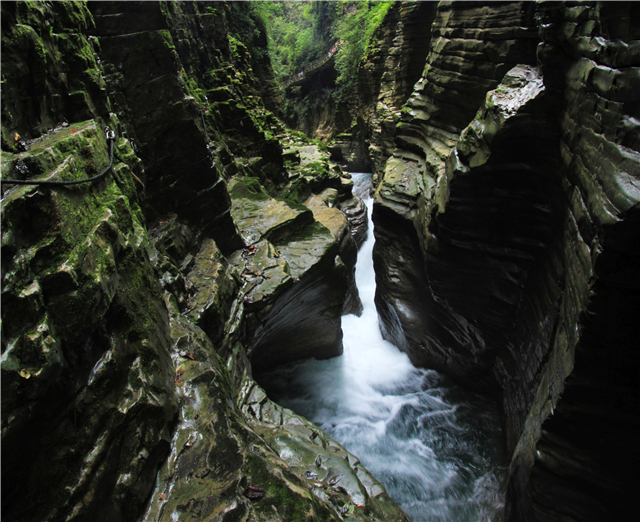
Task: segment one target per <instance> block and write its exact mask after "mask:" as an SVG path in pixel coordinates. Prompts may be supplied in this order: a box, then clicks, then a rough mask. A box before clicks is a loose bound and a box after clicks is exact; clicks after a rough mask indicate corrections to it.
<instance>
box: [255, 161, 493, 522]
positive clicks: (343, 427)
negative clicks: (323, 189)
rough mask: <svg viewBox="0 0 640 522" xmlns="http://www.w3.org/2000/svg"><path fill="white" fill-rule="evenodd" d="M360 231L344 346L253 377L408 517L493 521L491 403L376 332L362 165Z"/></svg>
mask: <svg viewBox="0 0 640 522" xmlns="http://www.w3.org/2000/svg"><path fill="white" fill-rule="evenodd" d="M352 176H353V179H354V183H355V191H356V193H357V194H358V195H360V196H361V197H362V198H363V199H364V200H365V202H366V204H367V207H368V211H369V232H368V237H367V240H366V242H365V243H364V244H363V246H362V247H361V249H360V251H359V253H358V262H357V265H356V283H357V286H358V291H359V293H360V298H361V300H362V303H363V305H364V311H363V313H362V315H361V316H360V317H357V316H355V315H345V316H343V318H342V330H343V335H344V337H343V344H344V354H343V355H342V356H340V357H335V358H333V359H330V360H324V361H318V360H314V359H310V360H306V361H302V362H297V363H293V364H289V365H287V366H283V367H280V368H278V369H277V370H275V371H273V372H270V373H269V374H266V375H262V376H259V377H258V380H259V382H260V384H261V385H262V386H263V387H264V388H265V390H266V392H267V394H268V395H269V397H270V398H271V399H272V400H274V401H275V402H277V403H278V404H280V405H282V406H284V407H286V408H289V409H291V410H293V411H294V412H296V413H298V414H299V415H302V416H304V417H306V418H307V419H309V420H311V421H312V422H314V423H315V424H316V425H318V426H319V427H320V428H321V429H322V430H324V431H325V432H326V433H327V434H328V435H329V436H331V437H332V438H334V439H335V440H337V441H338V442H340V443H341V444H342V445H343V446H345V447H346V448H347V449H348V450H349V451H350V452H351V453H353V454H354V455H356V456H357V457H358V458H359V459H360V460H361V462H362V464H363V465H364V466H365V467H366V468H367V469H368V470H369V471H370V472H371V473H372V474H373V475H374V476H375V477H376V478H377V479H378V480H379V481H380V482H381V483H382V484H383V485H384V486H385V487H386V489H387V491H388V493H389V494H390V496H391V497H392V498H393V499H394V500H395V501H396V503H397V504H398V505H399V506H400V507H401V508H402V509H403V510H404V511H405V512H406V513H407V515H409V517H411V519H412V520H413V521H414V522H420V521H429V522H440V521H442V522H479V521H493V520H495V519H496V518H497V516H498V513H499V512H500V511H501V509H502V499H503V497H504V492H503V488H502V483H503V481H504V475H505V469H504V455H502V453H501V447H502V444H501V431H500V421H499V417H498V411H497V406H496V405H495V404H494V403H492V402H490V401H489V400H488V399H486V398H484V397H482V396H479V395H476V394H474V393H471V392H469V391H466V390H464V389H462V388H460V387H458V386H456V385H454V384H453V383H451V382H450V381H449V380H448V379H447V378H446V377H445V376H443V375H441V374H439V373H438V372H436V371H434V370H425V369H419V368H415V367H414V366H413V365H412V364H411V362H410V361H409V359H408V357H407V356H406V355H405V354H404V353H402V352H400V350H398V348H396V347H395V346H394V345H392V344H391V343H389V342H387V341H385V340H384V339H382V335H381V333H380V329H379V326H378V314H377V312H376V308H375V305H374V295H375V273H374V270H373V261H372V251H373V244H374V236H373V224H372V222H371V209H372V206H373V200H372V199H371V198H370V197H369V196H368V193H369V187H370V184H371V175H370V174H361V173H354V174H352Z"/></svg>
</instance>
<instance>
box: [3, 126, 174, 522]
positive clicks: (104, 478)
mask: <svg viewBox="0 0 640 522" xmlns="http://www.w3.org/2000/svg"><path fill="white" fill-rule="evenodd" d="M114 123H115V122H114ZM101 134H102V133H101V132H100V131H99V130H98V129H97V128H96V125H95V124H84V125H80V126H78V127H72V128H71V129H70V130H69V131H68V132H67V131H62V132H60V133H59V134H56V133H54V134H51V135H49V136H48V137H47V138H46V140H43V141H42V142H41V143H40V144H39V145H38V146H37V147H34V148H33V149H32V150H31V151H30V152H24V153H21V154H20V155H19V158H20V159H19V160H22V161H24V162H25V163H27V164H29V165H31V167H30V168H31V170H33V171H36V172H42V173H43V174H45V177H47V175H49V174H51V172H52V171H53V173H54V175H55V177H56V178H60V177H61V178H64V179H82V178H85V177H87V176H88V175H90V174H91V173H92V171H94V169H96V170H97V169H102V168H103V165H105V164H107V163H108V151H107V145H106V143H105V141H104V139H103V137H102V135H101ZM117 148H118V151H119V152H120V153H122V154H123V156H124V155H127V154H130V153H131V149H130V148H129V147H128V144H127V143H126V141H125V140H122V139H120V140H118V143H117ZM7 156H8V155H7V154H3V159H6V157H7ZM56 164H57V166H56ZM2 222H3V237H2V257H3V262H2V271H3V274H2V275H3V280H2V304H3V306H2V324H3V355H2V445H3V456H4V458H3V477H4V480H3V498H4V499H5V502H4V503H3V516H6V517H8V518H12V519H15V520H53V519H61V518H67V517H71V518H74V517H75V518H76V519H94V520H123V519H133V518H135V517H137V516H139V515H140V513H141V508H142V506H143V503H144V502H145V500H146V496H147V492H148V491H149V490H150V488H151V486H152V484H153V482H154V480H155V469H156V467H157V466H158V465H159V464H160V463H161V462H162V461H163V460H164V459H165V458H166V456H167V454H168V451H169V446H170V441H171V432H172V430H173V426H174V423H175V421H176V418H177V413H178V411H177V401H176V398H175V396H174V393H173V369H172V364H171V360H170V358H169V352H168V347H169V344H168V343H169V329H168V328H169V324H168V316H167V313H166V309H165V308H164V307H163V306H162V304H161V301H160V296H161V288H160V285H159V283H158V280H157V279H156V277H155V274H154V271H153V269H152V266H151V263H150V261H149V258H148V255H147V248H149V238H148V236H147V232H146V230H145V228H144V224H143V221H142V212H141V210H140V208H139V207H138V205H137V203H136V189H135V181H134V180H133V178H132V177H131V173H130V170H129V169H128V168H127V167H125V166H123V165H119V166H117V167H116V168H114V171H113V174H112V175H111V176H109V177H106V178H104V179H103V180H101V181H100V182H98V183H96V184H94V185H78V186H73V187H70V188H60V189H48V188H39V187H34V186H20V187H16V188H13V189H10V190H9V191H7V192H5V194H4V197H3V199H2ZM24 223H32V225H31V226H27V227H25V225H24ZM9 477H11V479H10V480H9ZM35 491H38V492H39V493H38V494H37V495H35V496H34V497H33V498H31V500H28V501H27V500H25V496H31V495H32V493H33V492H35ZM36 497H37V498H36Z"/></svg>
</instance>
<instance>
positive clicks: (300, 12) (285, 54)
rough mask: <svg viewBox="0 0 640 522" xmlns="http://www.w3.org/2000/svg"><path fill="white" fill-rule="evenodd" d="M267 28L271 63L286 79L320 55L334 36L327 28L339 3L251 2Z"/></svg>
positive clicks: (278, 77)
mask: <svg viewBox="0 0 640 522" xmlns="http://www.w3.org/2000/svg"><path fill="white" fill-rule="evenodd" d="M251 4H252V6H253V8H254V9H255V11H256V13H257V14H258V16H260V17H261V18H262V19H263V20H264V22H265V25H266V27H267V32H268V37H269V51H270V53H271V64H272V66H273V69H274V72H275V74H276V79H277V80H278V81H284V80H285V79H286V78H288V77H289V76H290V75H292V74H295V73H297V72H299V71H301V70H302V69H304V67H305V66H306V65H307V64H308V63H310V62H312V61H313V60H315V59H316V58H318V57H319V56H320V54H321V53H322V52H324V51H325V49H326V47H327V46H329V45H332V44H333V41H334V40H335V38H334V37H333V36H332V35H331V34H330V31H327V29H328V28H330V25H331V23H332V22H333V18H334V13H335V12H336V11H337V8H338V7H339V2H316V1H313V2H276V1H266V2H252V3H251Z"/></svg>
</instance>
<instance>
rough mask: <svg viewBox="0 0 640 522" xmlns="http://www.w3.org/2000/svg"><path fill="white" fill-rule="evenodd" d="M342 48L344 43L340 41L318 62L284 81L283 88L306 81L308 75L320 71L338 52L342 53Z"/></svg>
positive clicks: (315, 61)
mask: <svg viewBox="0 0 640 522" xmlns="http://www.w3.org/2000/svg"><path fill="white" fill-rule="evenodd" d="M342 46H343V43H342V41H340V40H338V41H337V42H336V43H335V44H334V45H332V46H331V47H329V48H328V50H327V51H325V52H323V53H322V56H321V57H320V58H318V59H317V60H314V61H313V62H311V63H310V64H308V65H307V66H306V67H305V68H304V69H303V70H302V71H300V72H299V73H296V74H293V75H291V76H289V78H287V79H286V80H285V81H284V83H282V88H283V89H286V88H287V87H289V86H290V85H293V84H294V83H297V82H301V81H304V80H305V79H306V77H307V74H308V73H310V72H312V71H315V70H316V69H319V68H320V67H322V66H323V65H324V64H325V63H327V62H328V61H329V60H331V58H333V57H334V56H335V55H336V54H338V51H340V49H342ZM334 47H335V48H336V50H335V51H333V52H331V49H333V48H334Z"/></svg>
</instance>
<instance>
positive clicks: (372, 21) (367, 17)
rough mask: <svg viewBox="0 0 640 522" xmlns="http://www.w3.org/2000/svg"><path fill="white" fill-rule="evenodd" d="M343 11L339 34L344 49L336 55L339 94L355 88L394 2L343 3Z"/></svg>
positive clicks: (337, 92)
mask: <svg viewBox="0 0 640 522" xmlns="http://www.w3.org/2000/svg"><path fill="white" fill-rule="evenodd" d="M342 5H343V13H342V15H341V16H340V17H339V19H338V20H337V24H336V30H335V31H336V34H337V35H338V36H339V38H340V39H341V40H342V41H343V48H342V50H341V51H340V53H338V55H337V56H336V69H337V71H338V73H339V76H338V89H337V91H336V94H337V97H338V98H340V97H341V95H344V93H346V92H348V91H350V90H351V89H353V88H354V87H355V85H356V82H357V70H358V64H359V63H360V60H361V59H362V57H363V56H364V53H365V50H366V48H367V46H368V45H369V42H370V41H371V37H372V36H373V33H374V32H375V30H376V29H377V28H378V26H379V25H380V23H381V22H382V20H383V19H384V17H385V15H386V14H387V11H388V10H389V8H390V7H391V6H392V5H393V2H342Z"/></svg>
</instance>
